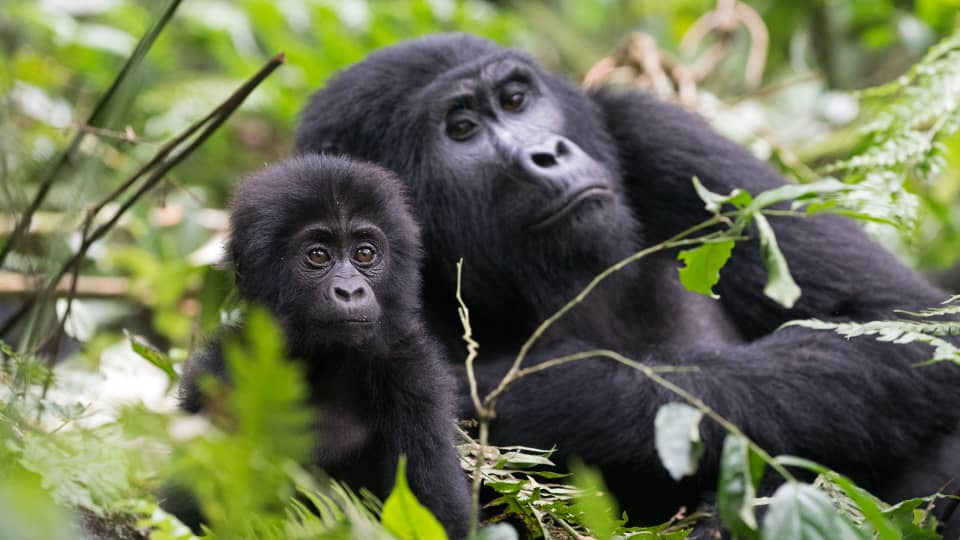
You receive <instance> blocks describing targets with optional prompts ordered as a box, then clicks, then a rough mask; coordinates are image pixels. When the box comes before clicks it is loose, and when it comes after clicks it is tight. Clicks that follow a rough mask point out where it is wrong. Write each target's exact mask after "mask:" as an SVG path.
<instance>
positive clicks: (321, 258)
mask: <svg viewBox="0 0 960 540" xmlns="http://www.w3.org/2000/svg"><path fill="white" fill-rule="evenodd" d="M307 260H308V261H310V264H312V265H313V266H318V267H319V266H326V265H328V264H330V254H329V253H327V250H325V249H320V248H315V249H311V250H310V252H309V253H307Z"/></svg>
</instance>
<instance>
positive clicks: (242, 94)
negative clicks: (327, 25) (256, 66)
mask: <svg viewBox="0 0 960 540" xmlns="http://www.w3.org/2000/svg"><path fill="white" fill-rule="evenodd" d="M283 62H284V55H283V53H281V54H278V55H277V56H275V57H273V58H271V59H270V60H269V61H268V62H267V63H266V64H265V65H264V66H263V67H262V68H260V70H259V71H258V72H257V73H256V74H255V75H254V76H253V77H251V78H250V79H248V80H247V82H245V83H244V84H243V85H242V86H241V87H240V88H238V89H237V90H236V91H235V92H234V93H233V94H232V95H231V96H230V97H229V98H227V99H226V101H224V102H223V103H222V104H220V105H219V106H218V107H217V108H216V109H214V111H213V112H211V113H210V114H208V115H207V116H206V117H204V118H203V119H201V120H200V121H198V122H196V123H194V124H193V125H192V126H190V127H189V128H187V130H186V131H184V132H183V133H182V134H181V135H179V136H177V137H176V138H175V139H174V140H172V141H170V142H169V143H167V144H165V145H164V146H163V147H162V148H161V149H160V150H158V151H157V155H156V156H155V157H154V158H153V159H152V160H150V162H149V163H147V164H146V165H144V166H143V167H141V168H140V170H138V171H137V172H136V173H134V174H133V176H131V177H130V178H128V179H127V180H126V181H125V182H124V183H123V184H122V185H121V186H120V188H118V189H116V190H114V191H113V192H112V193H111V194H110V195H109V196H108V197H106V198H104V200H102V201H101V202H100V203H99V204H97V206H95V207H94V209H93V211H92V214H94V215H95V214H96V213H98V212H100V211H101V210H102V209H103V208H104V207H105V206H106V205H107V203H109V202H112V201H113V199H116V198H119V197H120V196H121V195H122V194H123V193H124V192H125V191H127V190H128V189H130V188H131V187H132V186H133V185H134V184H135V183H136V181H137V180H138V179H139V178H140V177H141V176H143V175H144V174H146V173H147V172H148V171H149V170H150V169H153V168H154V167H156V170H154V171H153V173H152V174H150V176H149V177H148V178H147V179H146V180H145V181H144V182H143V184H142V185H141V186H140V187H139V188H138V189H137V190H136V191H135V192H134V193H133V194H132V195H131V196H130V197H129V198H128V199H127V200H126V201H124V202H123V204H122V205H121V206H120V208H118V209H117V211H116V212H114V214H113V215H112V216H111V217H110V218H109V219H108V220H107V221H106V222H104V223H103V224H101V225H100V226H99V227H97V228H96V229H94V231H93V232H92V233H90V235H89V236H86V237H85V238H84V239H83V242H82V243H81V244H80V248H79V249H78V250H77V252H76V253H75V254H74V255H73V256H72V257H70V258H69V259H68V260H67V262H65V263H64V264H63V266H61V268H60V270H59V271H57V273H55V274H54V276H53V278H52V279H51V280H50V281H49V283H48V284H47V286H45V287H44V289H43V291H40V292H38V293H37V294H35V295H34V296H33V297H31V298H30V299H29V300H26V301H25V302H24V303H23V304H22V305H21V306H20V309H18V310H17V312H16V313H14V314H13V315H12V316H11V317H10V318H9V319H8V320H7V321H6V323H5V324H4V325H3V328H2V329H0V336H3V335H6V334H7V333H8V332H9V331H10V330H11V329H12V328H13V326H14V325H15V324H16V323H17V321H19V320H20V318H21V317H23V315H24V314H25V313H27V312H28V311H29V310H30V309H31V308H32V307H33V305H34V304H35V303H36V301H37V299H38V298H39V297H41V296H43V295H46V294H48V293H49V292H50V291H51V290H52V288H53V287H55V286H56V284H57V283H58V282H59V281H60V278H62V277H63V276H65V275H66V274H67V272H70V271H71V270H72V269H73V267H74V265H79V264H80V262H81V261H82V260H83V258H84V257H85V256H86V252H87V250H89V249H90V246H92V245H93V243H94V242H96V241H97V240H99V239H100V238H101V237H103V236H104V235H105V234H106V233H107V232H109V231H110V229H112V228H113V226H114V225H116V223H117V222H118V221H119V220H120V218H121V217H122V216H123V215H124V214H125V213H126V211H127V210H129V209H130V207H131V206H133V204H134V203H136V202H137V201H138V200H139V199H140V198H141V197H143V195H144V194H146V193H147V192H148V191H150V190H151V189H152V188H153V187H154V186H156V185H157V184H158V183H159V182H160V181H161V180H163V178H164V176H165V175H166V174H167V172H168V171H170V169H172V168H173V167H175V166H176V165H178V164H179V163H180V162H181V161H183V160H184V159H185V158H186V157H187V156H189V155H190V154H191V153H193V151H194V150H195V149H196V148H197V147H198V146H200V145H201V144H202V143H203V142H204V141H206V139H207V138H208V137H210V135H212V134H213V132H215V131H216V130H217V129H218V128H219V127H220V125H222V124H223V123H224V122H225V121H226V120H227V118H229V117H230V115H231V114H232V113H233V111H235V110H236V109H237V108H238V107H239V106H240V104H242V103H243V101H244V100H245V99H246V98H247V96H249V95H250V93H251V92H252V91H253V90H254V89H255V88H256V87H257V86H258V85H259V84H260V83H261V82H263V80H264V79H266V78H267V76H269V75H270V74H271V73H272V72H273V71H274V70H275V69H276V68H277V67H279V66H280V65H281V64H283ZM201 128H202V131H201V132H200V133H199V134H198V135H196V138H195V139H194V140H193V141H191V142H190V144H189V145H188V146H187V147H185V148H184V149H183V150H180V151H179V152H174V150H175V149H176V148H177V147H178V146H180V145H181V144H182V143H184V142H185V141H186V140H187V139H189V138H190V136H192V135H193V134H194V133H195V132H196V131H198V130H200V129H201ZM168 154H169V155H170V156H169V159H166V160H164V158H165V157H167V155H168Z"/></svg>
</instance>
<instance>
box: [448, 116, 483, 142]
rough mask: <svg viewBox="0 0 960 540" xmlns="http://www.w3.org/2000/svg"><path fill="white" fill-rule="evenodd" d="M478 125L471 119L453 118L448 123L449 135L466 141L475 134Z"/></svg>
mask: <svg viewBox="0 0 960 540" xmlns="http://www.w3.org/2000/svg"><path fill="white" fill-rule="evenodd" d="M476 127H477V125H476V124H474V123H473V122H472V121H471V120H465V119H460V120H453V121H452V122H449V123H447V135H449V136H450V138H451V139H453V140H455V141H465V140H467V139H469V138H470V136H471V135H473V132H474V131H475V130H476Z"/></svg>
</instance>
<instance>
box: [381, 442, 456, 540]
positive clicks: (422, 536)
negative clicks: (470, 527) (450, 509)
mask: <svg viewBox="0 0 960 540" xmlns="http://www.w3.org/2000/svg"><path fill="white" fill-rule="evenodd" d="M380 520H381V523H382V524H383V526H384V528H386V529H387V530H388V531H390V533H392V534H393V535H394V536H396V537H397V538H399V539H400V540H446V538H447V533H446V532H444V530H443V527H442V526H441V525H440V522H439V521H437V518H435V517H434V516H433V514H431V513H430V511H429V510H427V507H425V506H423V505H422V504H421V503H420V501H418V500H417V498H416V496H414V494H413V492H412V491H410V485H409V484H407V459H406V457H404V456H401V457H400V462H399V463H397V479H396V482H395V483H394V484H393V491H391V492H390V496H389V497H387V500H386V501H384V503H383V514H382V515H381V518H380Z"/></svg>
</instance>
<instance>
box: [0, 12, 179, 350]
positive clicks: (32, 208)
mask: <svg viewBox="0 0 960 540" xmlns="http://www.w3.org/2000/svg"><path fill="white" fill-rule="evenodd" d="M180 2H181V0H170V3H169V4H168V5H167V7H166V9H164V11H163V13H161V14H160V17H158V18H157V20H156V21H155V22H154V24H153V26H152V27H151V28H150V30H148V31H147V33H146V34H144V36H143V38H141V39H140V41H139V42H138V43H137V47H136V48H135V49H134V51H133V53H131V54H130V56H128V57H127V60H126V62H124V64H123V67H122V68H120V72H119V73H117V76H116V78H114V79H113V83H112V84H110V88H108V89H107V91H106V92H104V94H103V95H102V96H101V97H100V99H99V101H97V104H96V105H95V106H94V107H93V112H91V113H90V116H89V117H88V118H87V121H86V122H84V124H85V125H90V126H92V125H93V124H94V123H95V121H96V120H97V117H99V116H100V114H101V113H103V111H104V110H105V109H106V107H107V104H108V103H109V102H110V99H111V98H113V96H114V95H115V94H116V92H117V90H118V89H119V88H120V85H121V84H123V82H124V81H125V80H126V78H127V76H128V75H129V74H130V72H131V71H132V70H133V68H134V64H136V63H139V62H140V60H141V59H142V58H143V55H144V54H146V49H148V48H149V47H151V46H152V45H153V42H154V41H155V40H156V35H157V32H158V31H159V30H158V29H160V28H163V27H164V26H166V24H167V22H169V21H170V19H171V18H172V17H173V13H174V12H175V11H176V10H177V6H179V5H180ZM84 135H85V133H84V132H83V131H82V130H81V131H77V133H76V135H74V136H73V140H71V141H70V145H69V146H67V148H66V150H64V151H63V152H61V153H60V155H59V156H58V158H57V161H56V163H55V164H54V165H53V167H51V168H50V169H49V170H48V171H47V174H46V176H44V177H43V180H41V181H40V188H39V189H38V190H37V193H36V195H34V197H33V200H31V201H30V205H29V206H27V209H26V210H25V211H24V212H23V215H22V216H20V219H19V220H18V221H17V224H16V225H15V226H14V228H13V231H12V232H11V233H10V236H9V237H7V242H6V243H5V244H4V245H3V248H2V249H0V266H3V263H4V261H6V259H7V255H9V254H10V252H11V251H12V250H13V247H14V246H15V245H16V244H17V243H18V242H19V241H20V237H22V236H23V235H24V234H25V233H26V232H27V231H28V230H29V229H30V222H31V221H32V220H33V215H34V214H35V213H36V212H37V210H39V209H40V205H41V204H43V201H44V200H46V198H47V194H49V193H50V189H51V188H52V187H53V184H54V183H55V182H56V181H57V178H58V177H59V175H60V170H61V169H63V167H64V166H65V165H66V164H67V162H68V161H70V160H71V159H72V158H73V155H74V154H75V153H76V151H77V148H78V147H79V146H80V141H81V140H83V136H84ZM0 335H2V333H0Z"/></svg>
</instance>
